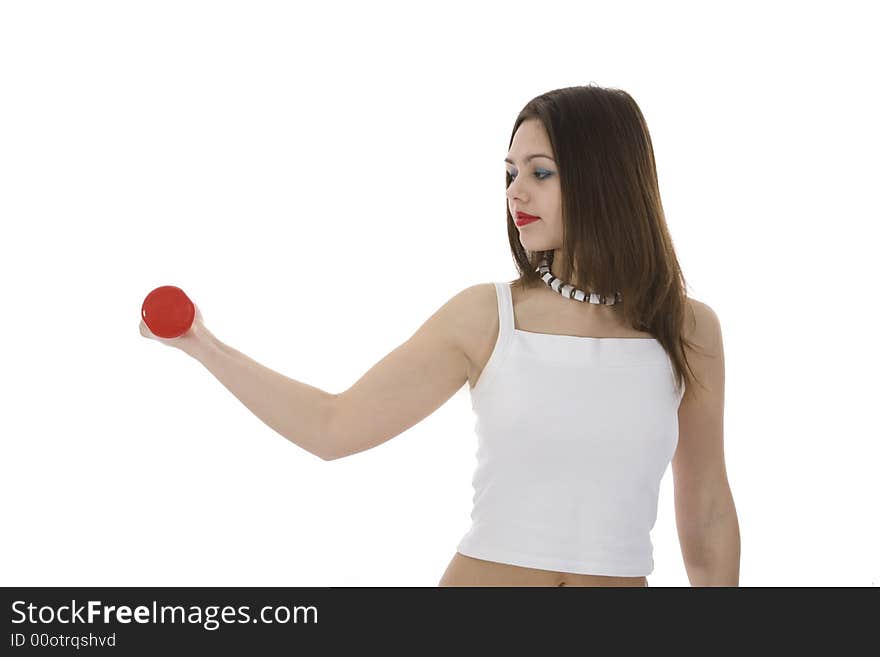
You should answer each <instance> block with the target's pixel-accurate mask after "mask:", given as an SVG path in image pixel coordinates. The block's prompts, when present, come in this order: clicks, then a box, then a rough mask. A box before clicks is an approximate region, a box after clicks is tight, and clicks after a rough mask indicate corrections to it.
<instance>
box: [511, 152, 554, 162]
mask: <svg viewBox="0 0 880 657" xmlns="http://www.w3.org/2000/svg"><path fill="white" fill-rule="evenodd" d="M533 157H546V158H547V159H548V160H551V161H553V162H555V161H556V160H554V159H553V158H552V157H550V156H549V155H544V154H543V153H532V154H531V155H529V156H528V157H526V162H528V161H529V160H531V159H532V158H533ZM504 161H505V162H509V163H510V164H513V160H511V159H510V158H509V157H505V158H504Z"/></svg>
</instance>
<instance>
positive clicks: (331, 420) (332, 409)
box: [316, 395, 345, 461]
mask: <svg viewBox="0 0 880 657" xmlns="http://www.w3.org/2000/svg"><path fill="white" fill-rule="evenodd" d="M339 404H340V395H330V401H329V403H328V404H327V413H326V416H325V418H324V431H322V432H321V433H322V435H321V441H320V449H318V450H316V452H317V455H318V456H320V457H321V459H322V460H324V461H335V460H336V459H339V458H342V457H343V456H345V454H343V453H341V452H340V450H339V445H340V442H339V440H338V438H337V436H338V433H339V432H338V430H337V427H338V426H339V422H338V418H339Z"/></svg>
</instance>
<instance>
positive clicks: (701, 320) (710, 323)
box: [684, 297, 721, 351]
mask: <svg viewBox="0 0 880 657" xmlns="http://www.w3.org/2000/svg"><path fill="white" fill-rule="evenodd" d="M687 308H688V310H687V312H686V313H685V322H684V335H685V337H686V338H687V339H688V340H690V341H691V342H695V343H696V344H697V345H699V348H700V349H701V350H709V351H717V350H718V349H719V348H720V346H721V322H720V320H719V319H718V315H717V314H716V313H715V311H714V310H713V309H712V308H711V307H710V306H709V305H708V304H706V303H704V302H702V301H698V300H697V299H692V298H691V297H687Z"/></svg>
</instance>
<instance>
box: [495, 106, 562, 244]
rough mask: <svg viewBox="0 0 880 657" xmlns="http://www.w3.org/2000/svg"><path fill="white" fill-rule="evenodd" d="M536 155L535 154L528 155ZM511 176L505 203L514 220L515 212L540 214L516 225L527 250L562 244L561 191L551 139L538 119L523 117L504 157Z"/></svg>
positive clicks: (521, 241)
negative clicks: (535, 218)
mask: <svg viewBox="0 0 880 657" xmlns="http://www.w3.org/2000/svg"><path fill="white" fill-rule="evenodd" d="M533 155H537V156H538V157H531V159H527V158H530V156H533ZM504 164H505V167H506V168H507V172H508V173H509V174H510V175H511V176H512V177H513V180H511V182H510V185H509V186H508V187H507V205H508V207H509V208H510V215H511V216H512V217H513V220H514V223H516V221H517V215H516V213H517V212H525V213H527V214H531V215H536V216H538V217H540V219H539V220H538V221H533V222H531V223H529V224H525V225H523V226H519V225H517V230H519V241H520V243H521V244H522V245H523V248H524V249H526V250H527V251H552V250H554V249H559V248H561V246H562V195H561V193H560V190H559V173H558V170H557V168H556V162H555V161H554V160H553V150H552V149H551V148H550V139H549V137H548V136H547V132H546V131H545V130H544V126H543V124H542V123H541V122H540V121H539V120H537V119H529V120H527V121H523V122H522V123H521V124H520V126H519V128H517V130H516V133H515V134H514V135H513V142H512V143H511V145H510V152H509V153H508V154H507V157H506V158H505V163H504Z"/></svg>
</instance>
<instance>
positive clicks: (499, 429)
mask: <svg viewBox="0 0 880 657" xmlns="http://www.w3.org/2000/svg"><path fill="white" fill-rule="evenodd" d="M495 290H496V298H497V302H498V316H499V330H498V339H497V341H496V343H495V348H494V350H493V351H492V354H491V356H490V357H489V360H488V361H487V363H486V366H485V368H484V369H483V372H482V374H481V375H480V378H479V380H478V381H477V385H476V387H474V388H473V390H471V405H472V408H473V410H474V412H475V414H476V416H477V423H476V425H475V430H476V434H477V437H478V449H477V467H476V471H475V473H474V476H473V486H474V496H473V511H472V512H471V520H472V525H471V528H470V530H469V531H468V532H467V533H466V534H465V536H464V538H462V539H461V542H460V543H459V544H458V548H457V549H458V551H459V552H461V553H462V554H465V555H468V556H471V557H475V558H477V559H486V560H489V561H498V562H502V563H507V564H513V565H517V566H526V567H529V568H539V569H544V570H553V571H562V572H569V573H579V574H592V575H612V576H619V577H638V576H642V575H648V574H650V573H651V572H652V571H653V570H654V559H653V544H652V543H651V538H650V531H651V529H652V528H653V527H654V521H655V520H656V517H657V498H658V494H659V489H660V481H661V479H662V478H663V475H664V473H665V471H666V468H667V466H668V465H669V462H670V461H671V459H672V455H673V453H674V452H675V448H676V445H677V444H678V406H679V403H680V402H681V398H682V397H683V396H684V389H683V388H682V390H681V391H680V392H679V391H678V390H676V383H675V378H674V370H673V367H672V361H671V359H670V358H669V357H668V355H667V353H666V351H665V349H664V348H663V346H662V345H661V343H660V342H659V341H658V340H656V339H655V338H592V337H579V336H571V335H556V334H548V333H534V332H530V331H523V330H521V329H517V328H515V325H514V319H513V299H512V297H511V293H510V285H509V284H508V283H495Z"/></svg>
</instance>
